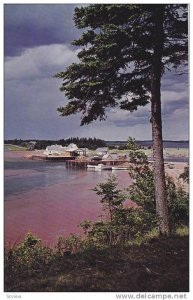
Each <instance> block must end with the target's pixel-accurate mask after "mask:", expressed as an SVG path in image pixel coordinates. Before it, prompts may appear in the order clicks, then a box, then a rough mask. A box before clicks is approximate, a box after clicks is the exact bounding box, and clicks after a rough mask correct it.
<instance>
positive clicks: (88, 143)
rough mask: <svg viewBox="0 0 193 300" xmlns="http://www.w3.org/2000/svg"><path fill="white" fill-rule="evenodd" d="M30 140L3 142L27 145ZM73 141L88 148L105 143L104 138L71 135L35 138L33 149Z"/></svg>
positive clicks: (92, 148) (93, 148)
mask: <svg viewBox="0 0 193 300" xmlns="http://www.w3.org/2000/svg"><path fill="white" fill-rule="evenodd" d="M29 142H30V140H21V139H19V140H17V139H15V140H6V141H5V144H13V145H18V146H22V145H26V146H27V145H29ZM71 143H74V144H76V145H77V146H78V147H79V148H89V149H90V150H96V149H97V148H98V147H105V146H106V143H105V141H104V140H101V139H97V138H95V137H94V138H79V137H71V138H68V139H60V140H37V141H36V145H35V149H37V150H41V149H45V148H46V147H47V146H51V145H55V144H59V145H61V146H63V147H64V146H68V145H69V144H71Z"/></svg>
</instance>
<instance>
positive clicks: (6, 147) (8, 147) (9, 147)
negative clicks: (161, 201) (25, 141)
mask: <svg viewBox="0 0 193 300" xmlns="http://www.w3.org/2000/svg"><path fill="white" fill-rule="evenodd" d="M4 150H9V151H25V150H27V148H25V147H21V146H17V145H12V144H5V145H4Z"/></svg>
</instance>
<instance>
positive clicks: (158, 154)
mask: <svg viewBox="0 0 193 300" xmlns="http://www.w3.org/2000/svg"><path fill="white" fill-rule="evenodd" d="M163 12H164V6H163V5H157V9H156V11H155V15H154V17H155V48H154V61H153V68H152V82H151V94H152V99H151V113H152V117H151V122H152V140H153V156H154V185H155V199H156V212H157V214H158V217H159V231H160V234H164V235H168V234H169V220H168V207H167V191H166V180H165V170H164V158H163V139H162V117H161V91H160V88H161V75H162V63H161V59H162V49H163Z"/></svg>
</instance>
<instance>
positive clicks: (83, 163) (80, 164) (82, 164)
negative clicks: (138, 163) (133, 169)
mask: <svg viewBox="0 0 193 300" xmlns="http://www.w3.org/2000/svg"><path fill="white" fill-rule="evenodd" d="M99 163H100V164H101V163H102V164H103V165H105V166H117V165H121V164H124V163H129V161H128V160H101V161H93V160H78V159H76V160H68V161H66V166H67V167H76V168H86V167H87V165H93V166H97V165H98V164H99Z"/></svg>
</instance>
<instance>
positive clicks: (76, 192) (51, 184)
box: [4, 151, 131, 245]
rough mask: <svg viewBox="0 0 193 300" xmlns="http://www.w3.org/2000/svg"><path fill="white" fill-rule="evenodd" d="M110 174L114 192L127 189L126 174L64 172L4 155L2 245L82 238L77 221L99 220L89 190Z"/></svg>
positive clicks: (61, 165) (98, 210)
mask: <svg viewBox="0 0 193 300" xmlns="http://www.w3.org/2000/svg"><path fill="white" fill-rule="evenodd" d="M112 172H114V173H113V174H115V175H116V176H117V180H118V186H119V188H122V189H124V188H126V187H128V185H129V184H130V183H131V179H130V178H129V175H128V172H127V171H123V170H122V171H120V170H117V171H107V170H103V171H92V170H89V171H88V170H86V169H75V168H68V167H66V165H65V163H63V162H60V163H56V162H45V161H35V160H26V159H25V158H24V152H22V151H21V152H18V151H17V152H16V151H15V152H14V151H5V156H4V201H5V203H4V239H5V242H6V243H7V244H9V245H13V244H15V243H18V242H19V241H21V240H22V239H23V237H24V236H25V234H26V233H27V232H32V233H33V234H35V235H38V236H39V237H40V238H41V239H42V241H43V242H44V243H45V244H48V245H53V244H54V243H55V242H56V240H57V238H58V237H59V236H67V235H69V234H70V233H76V234H83V232H82V229H81V228H80V227H78V226H77V225H78V224H79V223H80V222H81V221H83V220H85V219H86V220H93V221H94V220H95V221H96V220H98V219H100V218H101V215H102V218H104V216H103V214H104V212H103V211H102V209H101V204H100V201H99V200H100V198H99V197H98V196H97V195H96V193H95V192H94V191H92V189H93V188H94V187H95V186H96V185H97V184H98V183H100V182H105V181H106V180H107V178H108V176H109V175H110V174H112Z"/></svg>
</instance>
